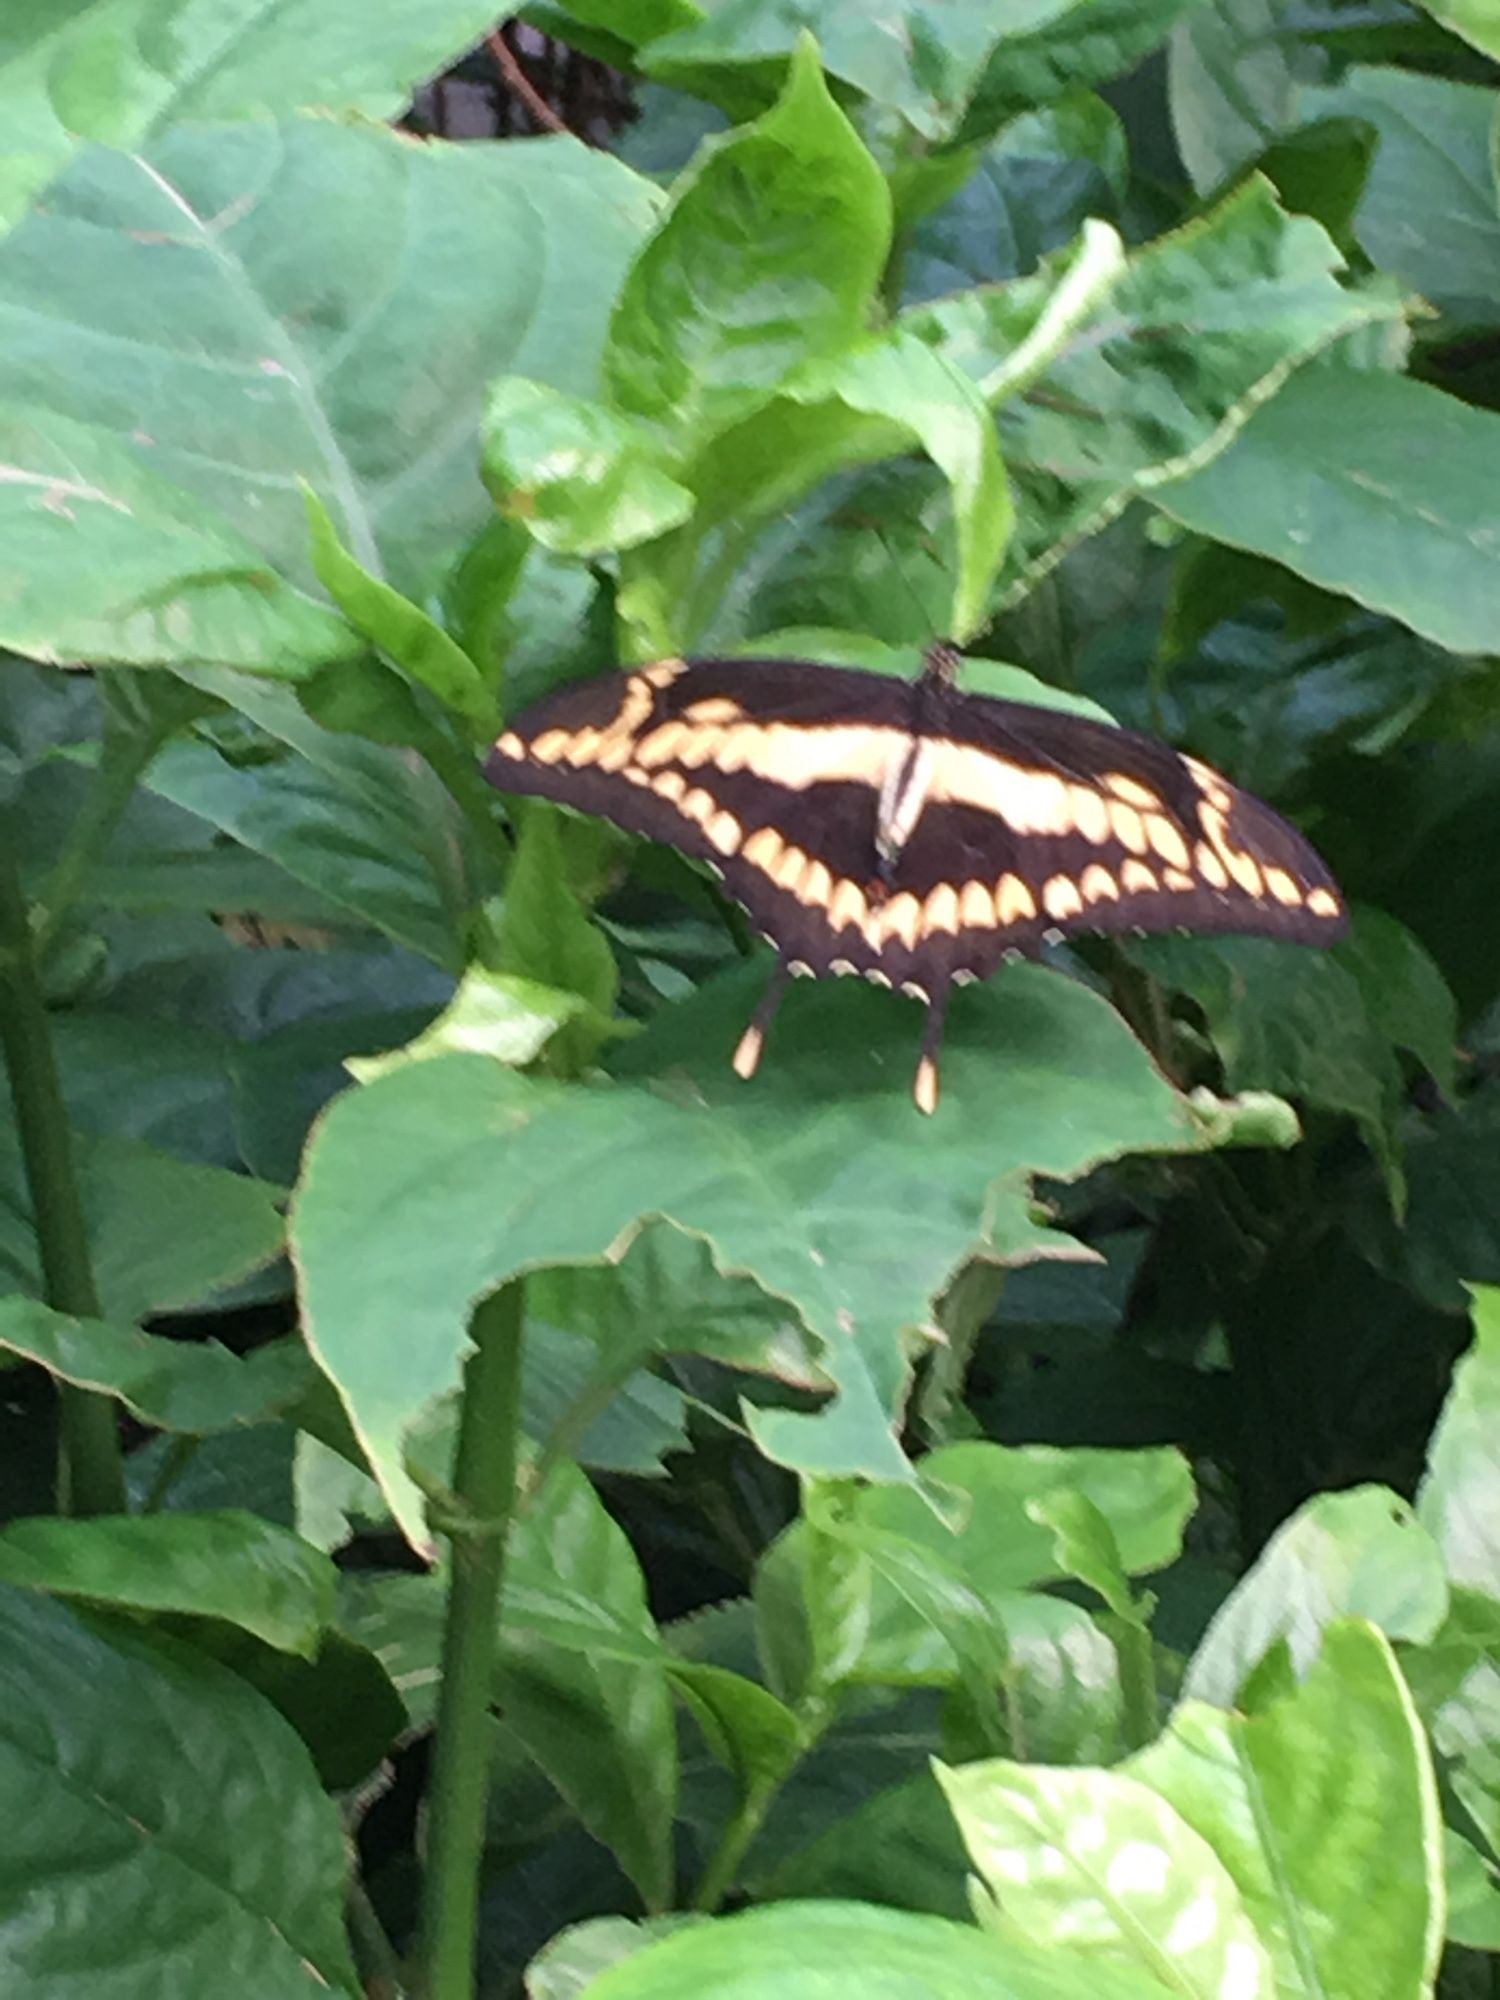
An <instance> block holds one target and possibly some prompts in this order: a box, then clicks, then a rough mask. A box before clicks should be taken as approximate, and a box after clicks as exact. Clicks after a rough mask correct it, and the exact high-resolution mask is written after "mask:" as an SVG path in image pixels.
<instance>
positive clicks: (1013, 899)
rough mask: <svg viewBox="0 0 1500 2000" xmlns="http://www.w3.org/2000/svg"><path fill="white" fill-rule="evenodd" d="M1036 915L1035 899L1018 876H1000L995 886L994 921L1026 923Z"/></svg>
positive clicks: (1002, 923)
mask: <svg viewBox="0 0 1500 2000" xmlns="http://www.w3.org/2000/svg"><path fill="white" fill-rule="evenodd" d="M1035 915H1036V899H1035V898H1034V897H1033V895H1032V893H1031V891H1030V890H1029V889H1028V888H1027V886H1026V884H1025V883H1024V882H1023V881H1022V880H1021V878H1020V876H1019V875H1002V876H1001V877H1000V880H999V881H998V882H997V883H996V884H995V921H996V922H997V923H999V924H1001V925H1005V924H1015V923H1026V922H1029V921H1030V920H1031V918H1033V917H1034V916H1035Z"/></svg>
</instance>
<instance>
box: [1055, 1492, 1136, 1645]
mask: <svg viewBox="0 0 1500 2000" xmlns="http://www.w3.org/2000/svg"><path fill="white" fill-rule="evenodd" d="M1027 1511H1028V1512H1029V1513H1030V1515H1031V1517H1032V1519H1033V1520H1034V1521H1039V1522H1040V1523H1041V1525H1042V1526H1043V1527H1044V1528H1050V1529H1051V1530H1052V1532H1053V1534H1054V1535H1055V1536H1056V1538H1057V1540H1056V1550H1057V1564H1058V1567H1059V1569H1061V1571H1062V1572H1063V1574H1064V1576H1075V1577H1077V1579H1078V1581H1079V1582H1080V1583H1086V1584H1087V1585H1088V1587H1089V1589H1090V1590H1093V1591H1097V1592H1098V1594H1099V1596H1100V1597H1102V1598H1103V1599H1104V1602H1105V1603H1106V1604H1107V1605H1108V1607H1109V1609H1110V1610H1111V1611H1113V1612H1114V1614H1115V1616H1116V1617H1117V1618H1123V1619H1125V1620H1126V1622H1127V1623H1129V1624H1137V1625H1138V1624H1140V1623H1141V1622H1142V1615H1141V1612H1140V1611H1139V1610H1138V1609H1137V1607H1136V1603H1135V1599H1134V1598H1133V1597H1132V1596H1131V1593H1130V1584H1129V1581H1128V1579H1127V1578H1126V1575H1125V1565H1124V1563H1123V1562H1122V1561H1121V1558H1120V1545H1119V1543H1118V1542H1117V1541H1116V1540H1115V1532H1114V1529H1113V1528H1112V1527H1111V1526H1110V1524H1109V1516H1108V1515H1107V1514H1106V1513H1104V1511H1103V1509H1102V1508H1100V1507H1099V1505H1098V1504H1097V1503H1096V1502H1095V1501H1093V1500H1091V1499H1090V1498H1089V1496H1088V1495H1087V1494H1086V1493H1079V1492H1077V1491H1075V1490H1072V1489H1070V1488H1068V1487H1063V1488H1062V1489H1060V1490H1059V1491H1058V1492H1056V1493H1048V1494H1044V1495H1043V1497H1042V1498H1041V1499H1040V1500H1033V1501H1032V1502H1031V1504H1030V1506H1029V1508H1028V1509H1027Z"/></svg>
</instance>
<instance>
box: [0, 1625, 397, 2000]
mask: <svg viewBox="0 0 1500 2000" xmlns="http://www.w3.org/2000/svg"><path fill="white" fill-rule="evenodd" d="M0 1634H3V1644H0V1656H3V1657H4V1659H5V1661H6V1667H7V1674H6V1699H5V1701H4V1703H3V1704H0V1767H3V1771H4V1777H3V1784H0V1790H3V1791H4V1793H5V1795H6V1796H7V1797H12V1798H25V1799H26V1800H27V1801H28V1802H29V1810H28V1811H27V1812H26V1813H25V1814H24V1815H22V1816H21V1818H20V1819H19V1820H18V1821H17V1822H16V1823H15V1824H13V1825H12V1827H11V1828H10V1831H9V1832H8V1834H7V1838H6V1847H5V1858H4V1859H3V1860H0V1882H3V1885H4V1895H3V1898H0V1907H3V1915H0V1952H3V1954H4V1956H5V1959H6V1962H7V1963H8V1965H9V1967H10V1969H11V1972H12V1974H13V1975H15V1976H16V1977H18V1978H19V1980H20V1982H21V1990H23V1991H27V1990H29V1991H32V1992H37V1993H44V1992H47V1991H48V1990H52V1991H63V1990H66V1987H67V1986H68V1985H76V1983H77V1981H78V1979H79V1977H80V1953H81V1952H82V1954H83V1962H84V1963H85V1964H86V1965H87V1966H88V1968H89V1969H88V1971H87V1972H86V1974H85V1975H84V1976H85V1977H86V1978H87V1980H88V1983H89V1985H90V1988H91V1990H92V1991H94V1992H96V1993H98V1994H100V1995H101V1996H108V2000H160V1996H161V1994H162V1993H163V1991H164V1990H165V1991H179V1992H183V1993H222V1992H226V1991H233V1990H235V1989H236V1988H238V1989H239V1990H241V1991H244V1992H253V1993H255V1994H256V1995H257V1996H258V2000H316V1996H319V1995H326V1994H327V1993H328V1991H329V1989H330V1988H332V1989H333V1990H334V1991H336V1992H339V1993H349V1994H353V1993H357V1992H358V1990H359V1987H358V1981H357V1980H356V1977H355V1973H354V1968H353V1965H352V1964H351V1962H350V1959H349V1948H348V1945H347V1943H346V1941H345V1937H344V1926H343V1908H342V1905H343V1894H344V1886H345V1874H346V1858H345V1850H344V1839H343V1834H342V1831H341V1829H340V1826H339V1821H338V1814H337V1812H336V1811H335V1809H334V1806H333V1804H332V1801H331V1800H329V1799H328V1798H327V1797H326V1796H325V1794H324V1792H323V1790H322V1788H321V1786H320V1785H319V1784H318V1781H317V1778H316V1776H315V1774H314V1771H313V1768H312V1763H311V1760H310V1759H309V1757H308V1754H307V1751H306V1750H305V1749H304V1748H303V1746H302V1744H301V1743H300V1742H299V1741H298V1739H297V1737H296V1735H295V1734H294V1733H293V1731H292V1730H291V1729H290V1727H289V1726H288V1725H287V1724H286V1723H285V1722H284V1721H283V1720H282V1719H281V1717H280V1716H279V1715H278V1714H277V1713H276V1711H275V1709H274V1708H272V1707H271V1705H270V1704H269V1703H268V1702H267V1701H265V1700H264V1699H263V1698H262V1697H261V1696H260V1695H258V1694H256V1693H255V1692H254V1690H253V1689H251V1688H249V1687H247V1686H246V1685H245V1683H244V1682H243V1681H241V1680H239V1679H238V1678H237V1677H236V1676H235V1675H234V1674H232V1673H230V1672H228V1671H227V1669H225V1668H223V1667H221V1666H219V1665H217V1664H216V1663H215V1662H213V1661H211V1660H208V1659H206V1658H204V1657H203V1656H202V1655H201V1654H199V1653H196V1652H194V1651H193V1650H192V1649H191V1648H189V1647H186V1646H177V1645H173V1644H171V1643H170V1642H169V1641H167V1640H165V1639H163V1638H156V1639H153V1640H152V1641H151V1642H149V1643H148V1642H147V1641H146V1640H144V1639H142V1638H139V1637H137V1636H135V1635H134V1634H132V1633H130V1632H129V1631H127V1630H126V1629H124V1628H123V1627H121V1626H119V1625H113V1624H111V1625H109V1626H104V1625H102V1624H94V1623H91V1622H85V1621H84V1620H82V1619H80V1618H79V1617H77V1616H75V1614H74V1613H73V1612H71V1611H69V1610H68V1609H66V1608H65V1607H64V1606H62V1605H60V1604H56V1603H54V1602H52V1601H50V1600H49V1599H48V1598H46V1597H43V1596H40V1595H37V1594H35V1593H33V1592H31V1591H19V1590H4V1591H0ZM229 1798H232V1799H233V1800H234V1801H235V1811H234V1812H233V1813H232V1814H231V1813H226V1811H225V1810H224V1802H225V1800H226V1799H229ZM125 1939H128V1940H129V1944H130V1948H129V1950H128V1951H122V1950H121V1948H120V1946H121V1941H122V1940H125ZM90 1941H92V1943H90Z"/></svg>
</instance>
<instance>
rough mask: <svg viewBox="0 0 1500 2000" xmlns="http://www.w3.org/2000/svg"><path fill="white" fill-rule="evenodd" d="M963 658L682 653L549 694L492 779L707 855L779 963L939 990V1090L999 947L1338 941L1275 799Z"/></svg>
mask: <svg viewBox="0 0 1500 2000" xmlns="http://www.w3.org/2000/svg"><path fill="white" fill-rule="evenodd" d="M955 666H956V656H955V655H954V654H952V653H951V652H950V651H949V650H948V649H947V648H934V649H933V650H932V651H931V652H930V653H929V655H928V662H927V666H926V668H925V670H924V672H923V673H922V675H921V677H920V678H919V679H917V680H915V681H905V680H900V679H896V678H894V677H891V676H886V675H880V674H870V673H862V672H858V671H855V670H853V669H848V668H840V667H832V666H826V665H821V664H819V663H816V662H811V661H800V660H784V659H766V660H750V659H744V660H694V661H688V660H664V661H661V662H658V663H657V664H655V665H653V666H649V667H642V668H639V669H637V670H635V671H633V672H627V673H618V674H608V675H603V676H600V677H598V678H597V679H591V680H587V681H582V682H574V683H572V684H570V685H569V686H568V687H565V688H563V689H561V690H559V691H558V692H557V693H555V694H553V695H551V696H549V697H547V698H546V699H545V700H543V701H541V702H539V703H538V704H536V706H535V707H534V708H532V709H530V710H528V711H527V712H526V713H524V714H523V715H521V716H519V717H518V718H517V719H516V721H515V722H514V723H513V724H512V726H511V727H510V728H509V729H508V730H507V731H506V732H505V733H504V734H503V735H502V736H501V737H500V739H499V741H498V742H497V744H496V745H495V747H494V750H493V752H492V753H491V756H490V758H489V761H488V763H487V765H486V767H485V768H486V775H487V776H488V777H489V778H490V779H491V781H492V782H493V783H494V784H496V785H497V786H499V788H500V789H501V790H502V791H506V792H514V793H529V794H534V795H538V796H540V797H543V798H549V799H553V800H556V801H557V802H558V803H560V804H564V805H568V806H572V807H575V808H576V809H578V810H579V811H582V812H588V813H596V814H599V815H600V816H602V817H604V818H607V819H610V820H612V821H614V822H615V823H616V824H617V825H619V826H621V827H624V828H626V829H628V830H631V831H634V832H638V833H643V834H646V835H649V836H650V837H651V838H653V839H656V840H661V841H665V842H667V843H668V844H670V845H672V846H675V847H677V848H680V849H681V850H683V851H684V852H686V853H688V854H692V855H696V856H700V857H702V858H703V859H705V860H706V861H708V862H709V863H710V864H711V865H712V866H713V867H714V868H715V870H716V871H717V872H718V873H719V875H720V876H721V878H722V880H723V882H724V886H725V888H726V890H727V891H728V892H729V894H731V895H732V896H734V897H735V898H736V900H737V901H739V902H740V903H742V904H743V905H744V907H745V908H746V909H747V910H748V911H749V913H750V915H751V917H752V919H753V920H754V922H755V923H756V924H757V926H758V927H759V929H760V930H761V931H762V933H763V934H764V935H765V936H766V937H767V938H768V939H769V941H770V942H771V943H772V944H773V945H774V946H775V948H776V950H777V954H778V958H779V961H780V966H781V968H782V970H783V971H784V972H787V973H792V974H806V975H812V976H822V975H824V974H829V973H832V974H858V975H863V976H864V977H865V978H868V979H871V980H873V981H875V982H876V983H878V984H882V985H890V986H893V987H897V988H899V989H901V990H903V991H905V992H908V993H912V994H914V995H916V996H917V997H920V998H921V999H923V1000H924V1001H926V1002H927V1003H928V1006H929V1009H930V1016H929V1028H928V1034H927V1038H926V1042H925V1043H924V1051H923V1068H922V1070H921V1072H920V1073H919V1081H918V1101H919V1102H924V1100H926V1101H925V1102H924V1108H931V1103H932V1102H935V1098H936V1067H935V1059H936V1044H937V1038H938V1034H939V1032H940V1027H941V1018H942V1009H943V1005H944V1002H945V999H946V995H947V991H948V988H949V986H950V984H951V983H952V982H953V981H954V980H960V981H961V980H964V979H982V978H984V977H985V976H986V975H987V974H988V973H990V972H992V971H993V970H994V969H995V968H996V966H997V965H998V964H999V963H1000V962H1001V961H1002V959H1004V958H1007V957H1010V956H1013V955H1015V954H1017V953H1021V954H1027V955H1033V954H1035V953H1036V952H1037V951H1039V950H1040V949H1041V947H1042V945H1043V943H1044V942H1047V941H1051V940H1055V939H1056V938H1057V937H1059V936H1064V935H1067V934H1070V933H1072V932H1077V931H1121V930H1135V931H1153V930H1167V929H1185V930H1194V931H1211V932H1235V931H1239V932H1249V933H1255V934H1260V935H1265V936H1273V937H1282V938H1287V939H1291V940H1294V941H1296V942H1300V943H1328V942H1331V941H1332V940H1333V939H1334V938H1335V937H1337V936H1338V935H1339V934H1340V933H1341V931H1342V930H1343V928H1344V924H1345V912H1344V906H1343V901H1342V898H1341V897H1340V895H1339V892H1338V889H1337V887H1336V885H1335V883H1334V881H1333V878H1332V876H1331V875H1330V873H1329V871H1328V869H1327V868H1326V867H1325V865H1324V864H1323V862H1322V861H1321V860H1320V859H1319V857H1318V856H1317V854H1316V853H1315V852H1314V851H1313V849H1312V848H1311V846H1310V845H1309V844H1308V842H1307V841H1306V840H1305V839H1304V838H1303V837H1302V835H1301V834H1299V833H1298V832H1297V831H1296V830H1295V829H1294V828H1292V827H1291V826H1289V825H1288V824H1287V823H1286V822H1285V821H1284V820H1282V819H1280V818H1279V817H1278V816H1277V815H1276V814H1275V813H1273V812H1272V811H1271V810H1270V808H1269V807H1267V806H1265V805H1263V804H1261V802H1260V801H1259V800H1257V799H1254V798H1252V797H1251V796H1250V795H1249V794H1248V793H1245V792H1242V791H1239V790H1238V789H1237V788H1235V787H1234V786H1232V785H1230V784H1229V783H1228V782H1227V781H1226V780H1225V779H1223V778H1221V777H1220V776H1219V775H1218V774H1217V773H1216V772H1214V771H1211V770H1209V769H1208V767H1207V766H1205V765H1202V764H1199V763H1197V762H1196V761H1195V760H1193V759H1191V758H1187V757H1183V756H1181V755H1180V754H1179V753H1178V752H1176V751H1175V750H1172V749H1171V748H1170V747H1169V746H1168V745H1166V744H1163V743H1159V742H1156V741H1155V740H1153V739H1152V738H1150V737H1144V736H1138V735H1135V734H1134V733H1132V732H1130V731H1128V730H1123V729H1115V728H1113V727H1111V726H1110V725H1109V724H1107V723H1102V722H1094V721H1092V720H1090V719H1088V718H1085V717H1082V716H1078V715H1075V714H1072V713H1068V712H1064V711H1061V710H1057V709H1050V708H1043V707H1038V706H1033V705H1031V704H1028V703H1021V702H1010V701H997V700H994V699H992V698H990V697H987V696H983V695H976V694H970V693H967V692H966V691H964V690H963V689H962V688H960V687H959V686H957V685H956V682H955V679H954V670H955ZM776 990H779V988H773V993H772V994H771V995H769V996H768V1006H767V1007H766V1008H763V1009H762V1010H761V1012H760V1013H759V1014H758V1015H757V1021H756V1022H755V1023H752V1027H751V1030H750V1031H749V1032H748V1033H747V1037H746V1041H745V1042H744V1043H742V1044H741V1052H740V1058H739V1059H738V1060H737V1067H740V1068H741V1070H742V1073H745V1074H748V1073H749V1070H750V1069H753V1067H754V1064H755V1060H756V1059H757V1058H758V1055H759V1049H760V1040H761V1038H762V1036H763V1034H764V1030H765V1026H766V1025H767V1023H768V1020H769V1010H770V1008H771V1007H773V1006H774V995H775V991H776ZM762 1017H764V1018H762Z"/></svg>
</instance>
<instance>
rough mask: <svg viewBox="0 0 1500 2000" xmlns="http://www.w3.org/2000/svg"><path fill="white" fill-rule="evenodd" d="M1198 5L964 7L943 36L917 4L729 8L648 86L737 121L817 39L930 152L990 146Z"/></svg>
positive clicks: (909, 0) (753, 2)
mask: <svg viewBox="0 0 1500 2000" xmlns="http://www.w3.org/2000/svg"><path fill="white" fill-rule="evenodd" d="M1193 4H1194V0H1131V4H1130V5H1129V6H1128V7H1125V6H1109V7H1102V8H1101V7H1100V6H1099V4H1098V0H1036V4H1029V3H1028V0H1007V4H1006V5H1004V6H999V7H997V6H995V5H994V4H993V0H958V4H956V5H952V6H949V7H948V8H946V9H945V11H944V13H943V16H942V24H941V29H940V30H939V29H938V28H937V26H936V25H935V24H934V22H933V20H932V18H931V17H930V16H929V15H928V14H927V12H926V11H925V10H924V9H923V8H922V7H921V6H920V5H917V4H915V3H914V0H901V4H900V5H898V6H896V7H895V8H894V9H892V10H891V11H890V12H888V13H885V14H883V15H882V16H881V17H880V21H879V31H878V32H876V31H874V30H873V29H872V22H871V17H870V16H869V15H868V13H866V12H865V11H864V10H862V9H860V8H850V7H847V6H841V5H839V4H838V0H812V4H805V5H802V6H800V7H797V8H795V9H793V8H782V7H768V6H766V5H764V4H762V0H727V4H721V5H719V6H716V7H714V8H713V9H712V10H711V11H710V12H709V13H708V15H707V18H706V19H704V20H701V21H699V22H696V23H695V24H694V25H693V26H691V27H686V28H683V29H681V30H679V31H678V32H677V33H676V34H672V35H668V36H664V37H663V38H662V39H661V40H659V41H657V42H655V43H653V45H652V46H651V47H650V48H648V49H646V50H645V51H644V53H643V56H642V61H643V64H644V67H645V68H646V70H647V72H648V74H650V75H652V76H654V77H657V78H658V79H659V80H660V81H662V82H664V83H674V84H676V85H677V86H678V87H679V88H681V89H685V90H692V91H695V92H697V93H698V94H699V95H702V96H705V97H708V98H710V99H712V100H713V101H714V102H715V103H720V104H723V105H724V106H725V107H726V109H728V110H729V111H730V112H731V114H732V115H735V116H742V115H744V114H745V112H746V110H747V108H750V107H753V106H755V105H757V104H758V103H760V102H763V101H764V98H765V95H766V93H767V92H768V91H769V90H771V89H772V88H773V87H774V85H775V82H776V79H777V78H778V77H779V76H780V75H781V74H782V72H783V69H784V67H785V65H786V63H787V62H788V60H789V59H790V58H791V57H792V56H793V54H794V51H795V48H796V43H797V37H798V34H799V32H800V31H802V30H804V29H811V30H812V32H813V33H814V34H815V35H816V36H817V38H818V43H819V48H820V51H821V54H822V59H823V63H824V66H825V67H826V68H827V69H828V70H829V71H830V72H831V74H833V75H834V76H837V77H838V78H839V79H840V80H841V81H842V82H844V83H846V84H850V85H853V86H854V88H855V89H856V90H858V91H860V92H861V93H862V94H863V96H864V97H865V98H867V99H868V100H869V103H870V105H871V106H872V107H875V108H876V109H877V110H878V111H887V110H890V111H895V112H897V113H899V114H900V116H901V118H902V119H903V120H904V121H905V122H906V123H907V124H908V125H909V126H910V127H911V128H912V130H913V131H914V132H915V133H917V134H918V135H920V137H921V139H922V140H924V141H926V142H928V144H929V145H932V146H937V145H942V144H945V143H947V142H949V141H952V140H955V139H961V140H964V141H968V140H972V139H977V138H985V137H987V136H988V135H989V134H990V133H991V132H993V131H994V130H995V129H996V127H997V126H999V125H1001V124H1003V123H1004V122H1005V121H1006V120H1007V119H1008V118H1012V117H1014V116H1016V115H1017V114H1018V113H1020V112H1024V111H1027V110H1029V109H1030V108H1031V106H1032V105H1034V104H1041V103H1046V102H1048V101H1049V100H1051V99H1053V98H1056V97H1060V96H1063V95H1064V94H1065V93H1067V92H1069V91H1071V90H1076V89H1079V88H1082V87H1085V86H1087V85H1090V84H1093V83H1099V82H1103V81H1105V80H1107V79H1108V78H1110V77H1112V76H1115V75H1118V74H1120V73H1121V72H1123V71H1125V70H1128V69H1130V68H1132V67H1133V65H1134V64H1135V62H1136V61H1137V60H1138V59H1139V58H1140V57H1141V56H1144V55H1146V54H1147V53H1148V52H1149V51H1150V50H1151V49H1152V48H1153V47H1154V46H1155V45H1156V44H1157V43H1158V42H1160V41H1161V40H1162V39H1163V38H1164V36H1165V35H1166V34H1167V32H1168V30H1169V28H1170V27H1171V24H1172V22H1173V20H1174V19H1175V18H1176V16H1177V15H1179V14H1180V13H1182V11H1183V10H1184V8H1185V7H1187V6H1191V5H1193Z"/></svg>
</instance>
